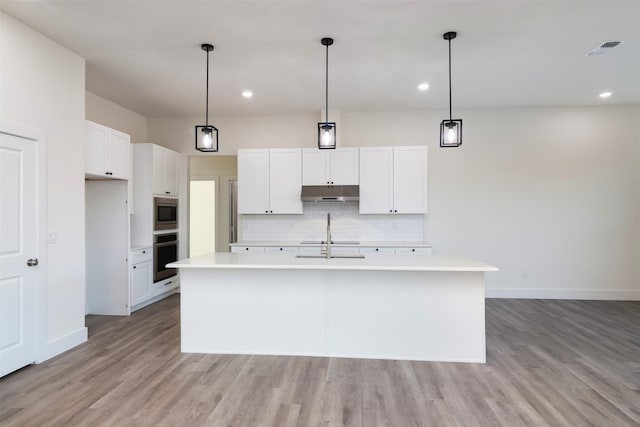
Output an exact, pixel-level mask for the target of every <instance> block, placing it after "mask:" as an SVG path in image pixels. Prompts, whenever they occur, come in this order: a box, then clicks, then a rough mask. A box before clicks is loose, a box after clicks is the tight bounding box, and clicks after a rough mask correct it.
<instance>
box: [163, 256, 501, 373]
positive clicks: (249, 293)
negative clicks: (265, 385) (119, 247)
mask: <svg viewBox="0 0 640 427" xmlns="http://www.w3.org/2000/svg"><path fill="white" fill-rule="evenodd" d="M207 257H209V258H207ZM390 258H393V260H392V261H389V259H390ZM400 258H405V260H404V262H403V261H402V259H400ZM207 260H209V263H208V264H207V262H205V261H207ZM452 260H457V261H459V260H460V259H453V258H444V257H437V256H434V255H407V256H397V255H395V256H388V255H372V256H368V257H367V259H366V260H344V259H332V260H317V259H311V260H302V259H296V258H293V257H292V256H287V255H286V254H274V255H266V254H211V255H208V256H203V257H197V258H193V259H191V260H186V261H179V262H177V263H174V264H172V265H171V266H175V267H178V268H181V269H182V276H181V282H182V287H181V333H182V336H181V340H182V341H181V342H182V344H181V345H182V347H181V348H182V351H183V352H190V353H218V354H269V355H301V356H331V357H354V358H370V359H407V360H430V361H453V362H477V363H484V362H485V322H484V272H485V271H495V270H496V269H495V268H494V267H491V266H487V265H484V264H480V263H478V262H476V261H471V260H463V261H460V262H458V267H457V268H456V267H454V266H452V265H450V263H451V262H452ZM438 261H441V262H438ZM444 261H446V262H444ZM416 266H417V267H416Z"/></svg>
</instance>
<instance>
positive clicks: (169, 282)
mask: <svg viewBox="0 0 640 427" xmlns="http://www.w3.org/2000/svg"><path fill="white" fill-rule="evenodd" d="M178 286H180V277H179V276H173V277H169V278H168V279H165V280H161V281H159V282H156V283H154V284H153V289H152V293H153V296H156V295H160V294H163V293H165V292H167V291H170V290H171V289H175V288H177V287H178Z"/></svg>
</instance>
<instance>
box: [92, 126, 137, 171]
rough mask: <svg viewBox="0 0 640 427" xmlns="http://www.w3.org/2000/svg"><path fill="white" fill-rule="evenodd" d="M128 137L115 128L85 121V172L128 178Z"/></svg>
mask: <svg viewBox="0 0 640 427" xmlns="http://www.w3.org/2000/svg"><path fill="white" fill-rule="evenodd" d="M130 146H131V145H130V137H129V135H127V134H125V133H122V132H119V131H117V130H115V129H111V128H108V127H106V126H103V125H100V124H98V123H94V122H91V121H89V120H87V121H86V134H85V174H87V175H89V176H95V177H101V178H113V179H125V180H126V179H129V175H130V172H129V169H130V166H129V165H130V161H129V158H130Z"/></svg>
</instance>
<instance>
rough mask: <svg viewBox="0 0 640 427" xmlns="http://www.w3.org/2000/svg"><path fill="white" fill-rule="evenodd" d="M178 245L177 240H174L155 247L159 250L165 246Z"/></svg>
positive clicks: (157, 244)
mask: <svg viewBox="0 0 640 427" xmlns="http://www.w3.org/2000/svg"><path fill="white" fill-rule="evenodd" d="M177 244H178V241H177V240H172V241H170V242H162V243H154V244H153V246H155V247H157V248H162V247H164V246H173V245H177Z"/></svg>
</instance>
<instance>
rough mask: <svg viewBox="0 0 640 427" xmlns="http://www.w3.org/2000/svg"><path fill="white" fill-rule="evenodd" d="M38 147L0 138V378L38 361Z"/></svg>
mask: <svg viewBox="0 0 640 427" xmlns="http://www.w3.org/2000/svg"><path fill="white" fill-rule="evenodd" d="M37 178H38V170H37V143H36V142H34V141H30V140H27V139H24V138H19V137H16V136H12V135H7V134H5V133H0V376H3V375H6V374H8V373H9V372H12V371H15V370H16V369H19V368H21V367H23V366H25V365H28V364H30V363H33V362H35V361H36V296H37V292H36V286H37V284H38V278H37V274H38V267H37V265H33V266H28V265H27V263H28V261H29V260H31V261H30V262H29V264H35V263H36V260H37V251H36V249H37V242H36V239H37V229H38V205H37V197H38V193H37V190H38V189H37Z"/></svg>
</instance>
